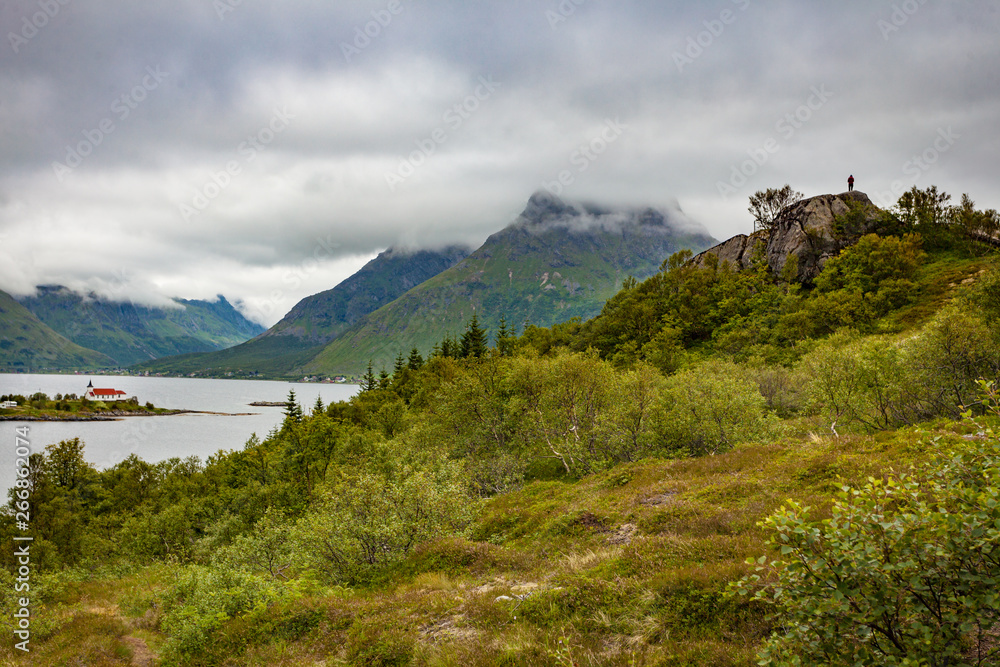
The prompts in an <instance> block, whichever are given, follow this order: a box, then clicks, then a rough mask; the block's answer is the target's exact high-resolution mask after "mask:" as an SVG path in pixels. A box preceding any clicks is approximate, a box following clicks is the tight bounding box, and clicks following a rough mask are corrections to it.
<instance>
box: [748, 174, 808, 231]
mask: <svg viewBox="0 0 1000 667" xmlns="http://www.w3.org/2000/svg"><path fill="white" fill-rule="evenodd" d="M802 197H803V194H802V193H801V192H795V191H794V190H792V186H791V185H785V186H784V187H781V188H768V189H767V190H758V191H757V192H755V193H754V194H753V196H752V197H750V208H749V209H748V210H749V211H750V215H752V216H753V229H754V231H757V230H758V229H768V230H769V229H771V228H772V227H774V223H775V222H776V221H777V219H778V215H779V214H780V213H781V212H782V211H783V210H785V209H786V208H788V207H789V206H791V205H792V204H794V203H795V202H797V201H799V200H800V199H802Z"/></svg>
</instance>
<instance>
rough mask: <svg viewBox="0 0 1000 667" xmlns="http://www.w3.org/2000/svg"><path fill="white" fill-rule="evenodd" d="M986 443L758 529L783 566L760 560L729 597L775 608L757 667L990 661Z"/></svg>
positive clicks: (998, 457)
mask: <svg viewBox="0 0 1000 667" xmlns="http://www.w3.org/2000/svg"><path fill="white" fill-rule="evenodd" d="M984 385H985V386H986V389H987V392H988V393H991V394H992V399H991V400H992V402H993V407H994V410H995V409H996V408H997V404H996V399H997V392H996V390H995V388H994V386H993V385H992V384H990V383H984ZM984 434H986V435H987V436H988V437H987V438H984V439H976V440H972V441H965V442H962V444H961V445H958V446H956V448H955V449H954V450H953V451H945V452H942V453H941V454H939V455H938V456H937V457H936V458H935V459H934V461H932V462H931V463H930V464H927V465H925V466H923V467H921V468H918V469H917V470H915V471H914V472H912V473H910V474H904V475H899V476H898V477H891V478H889V479H888V480H885V481H883V480H876V479H871V480H870V481H869V482H868V483H867V484H866V485H865V486H864V487H862V488H860V489H852V488H848V487H844V488H843V489H842V491H841V492H840V493H839V494H838V500H837V501H836V502H835V503H834V506H833V510H832V512H831V516H830V518H829V519H826V520H824V521H819V522H817V521H812V520H810V518H809V508H808V507H801V506H799V505H796V504H794V503H792V504H790V505H789V506H788V507H785V508H782V509H781V510H779V511H778V512H777V513H776V514H774V515H773V516H771V517H770V518H769V519H767V521H765V522H764V525H765V527H767V528H769V529H770V530H771V531H772V537H771V540H770V542H771V544H772V545H773V547H774V548H775V549H777V550H778V551H779V552H780V555H781V558H780V559H779V560H775V561H773V562H771V563H767V562H766V561H767V559H766V557H761V558H760V559H758V560H757V561H756V566H757V567H756V569H757V574H753V575H750V576H748V577H745V578H744V579H743V580H742V581H740V582H739V583H738V584H736V585H735V586H734V587H733V589H732V590H733V591H734V592H739V593H740V594H744V595H746V594H750V593H753V596H754V599H755V600H758V601H761V602H764V603H766V604H768V605H771V606H772V607H773V609H774V610H775V618H774V620H775V621H776V622H777V623H778V624H779V626H780V628H781V630H780V631H779V632H776V633H775V634H774V635H772V637H771V638H770V640H769V641H768V643H767V644H766V646H765V647H764V649H763V650H762V652H761V654H760V655H759V656H758V657H759V658H760V659H761V662H760V664H774V665H805V664H809V665H814V664H822V665H834V666H838V665H844V666H845V667H846V666H847V665H941V666H943V665H994V664H996V660H997V657H998V656H1000V649H998V648H997V645H996V641H995V635H994V633H995V628H996V627H997V624H998V623H1000V546H998V544H1000V503H998V502H997V498H998V495H1000V492H998V487H1000V442H998V439H997V434H996V433H994V432H992V431H990V430H989V429H985V430H984ZM935 440H936V439H935ZM748 562H749V563H751V564H754V561H753V560H752V559H751V560H750V561H748Z"/></svg>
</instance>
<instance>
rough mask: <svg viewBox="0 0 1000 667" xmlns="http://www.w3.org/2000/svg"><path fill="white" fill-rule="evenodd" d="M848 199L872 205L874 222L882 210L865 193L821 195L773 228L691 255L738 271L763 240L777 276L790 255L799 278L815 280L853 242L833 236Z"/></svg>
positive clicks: (785, 214) (806, 201)
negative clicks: (795, 260)
mask: <svg viewBox="0 0 1000 667" xmlns="http://www.w3.org/2000/svg"><path fill="white" fill-rule="evenodd" d="M848 202H858V203H861V204H866V205H868V206H870V207H871V211H872V213H871V215H870V216H869V221H870V222H872V223H874V222H875V221H876V219H877V214H878V212H879V209H878V208H877V207H876V206H875V205H874V204H872V202H871V200H870V199H869V198H868V195H866V194H865V193H863V192H856V191H855V192H844V193H841V194H839V195H820V196H818V197H811V198H809V199H803V200H801V201H798V202H796V203H794V204H792V205H791V206H789V207H788V208H786V209H785V210H784V211H782V212H781V214H780V215H779V216H778V219H777V220H776V221H775V225H774V228H773V229H772V230H771V231H770V232H767V231H760V232H755V233H753V234H751V235H750V236H747V235H745V234H739V235H737V236H734V237H733V238H731V239H729V240H728V241H725V242H724V243H720V244H719V245H717V246H715V247H714V248H709V249H708V250H706V251H705V252H703V253H701V254H700V255H697V256H695V257H694V258H692V260H691V261H692V262H693V263H694V264H696V265H698V266H705V265H706V263H707V262H708V255H710V254H712V255H715V257H716V258H717V259H718V262H719V265H720V266H721V265H722V264H724V263H727V262H728V263H729V264H730V266H732V268H734V269H736V270H742V269H746V268H748V267H749V266H750V265H751V262H752V260H753V255H754V250H755V248H756V246H757V242H758V241H760V242H763V243H765V244H766V246H765V250H764V253H765V257H766V259H767V265H768V267H769V268H770V269H771V271H772V272H774V273H775V274H776V275H781V272H782V270H783V269H784V268H785V264H786V263H787V262H788V260H789V258H790V257H791V256H793V255H794V256H795V257H796V258H797V261H798V280H799V282H802V283H809V282H812V281H813V280H815V279H816V276H818V275H819V273H820V271H822V270H823V265H824V264H826V261H827V260H828V259H829V258H830V257H834V256H836V255H837V254H838V253H839V252H840V251H841V250H843V249H844V248H845V247H847V246H848V245H850V243H851V240H849V239H838V238H835V237H834V233H833V224H834V220H835V219H836V218H837V216H839V215H843V214H844V213H847V212H848V211H849V210H850V209H849V205H848Z"/></svg>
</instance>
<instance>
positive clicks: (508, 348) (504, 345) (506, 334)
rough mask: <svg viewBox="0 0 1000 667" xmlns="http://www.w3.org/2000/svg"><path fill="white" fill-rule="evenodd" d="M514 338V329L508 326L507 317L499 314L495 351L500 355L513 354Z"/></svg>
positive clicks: (507, 355)
mask: <svg viewBox="0 0 1000 667" xmlns="http://www.w3.org/2000/svg"><path fill="white" fill-rule="evenodd" d="M515 341H516V338H515V336H514V331H513V330H512V329H511V328H510V326H508V324H507V318H506V317H504V316H503V315H500V324H499V326H498V327H497V334H496V345H495V348H494V349H496V352H497V354H498V355H499V356H501V357H509V356H511V355H512V354H514V343H515Z"/></svg>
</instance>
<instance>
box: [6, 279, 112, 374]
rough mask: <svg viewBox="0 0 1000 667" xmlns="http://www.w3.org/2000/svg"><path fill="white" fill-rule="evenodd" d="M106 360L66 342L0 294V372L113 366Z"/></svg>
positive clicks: (12, 299) (29, 313)
mask: <svg viewBox="0 0 1000 667" xmlns="http://www.w3.org/2000/svg"><path fill="white" fill-rule="evenodd" d="M114 365H115V363H114V360H112V359H111V358H110V357H108V356H106V355H104V354H101V353H100V352H96V351H94V350H90V349H87V348H84V347H80V346H79V345H77V344H75V343H72V342H70V341H69V340H67V339H66V338H64V337H62V336H60V335H59V334H58V333H56V332H55V331H53V330H52V329H50V328H49V327H48V326H46V325H45V324H43V323H42V322H41V321H39V319H38V318H37V317H35V316H34V315H33V314H32V313H31V312H30V311H29V310H28V309H27V308H25V307H24V306H22V305H21V304H19V303H18V302H17V301H15V300H14V298H13V297H11V296H10V295H9V294H7V293H6V292H0V373H10V372H28V371H42V370H73V369H86V368H101V367H107V366H114Z"/></svg>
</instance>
